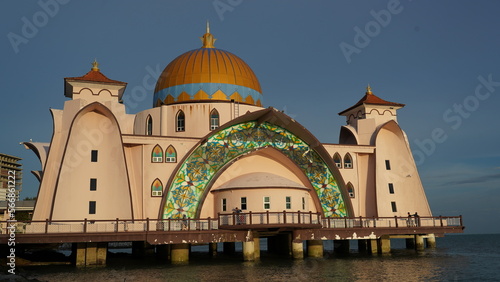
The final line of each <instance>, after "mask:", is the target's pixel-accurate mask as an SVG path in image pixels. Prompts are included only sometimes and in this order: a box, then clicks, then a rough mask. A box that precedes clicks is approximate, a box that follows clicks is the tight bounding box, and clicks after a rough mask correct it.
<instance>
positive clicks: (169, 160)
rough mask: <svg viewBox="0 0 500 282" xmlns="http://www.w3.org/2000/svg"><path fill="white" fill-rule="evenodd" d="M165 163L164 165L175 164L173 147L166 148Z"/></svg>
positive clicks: (175, 157)
mask: <svg viewBox="0 0 500 282" xmlns="http://www.w3.org/2000/svg"><path fill="white" fill-rule="evenodd" d="M165 162H166V163H175V162H177V152H176V151H175V148H174V146H172V145H170V146H168V148H167V150H166V151H165Z"/></svg>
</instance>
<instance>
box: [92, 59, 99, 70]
mask: <svg viewBox="0 0 500 282" xmlns="http://www.w3.org/2000/svg"><path fill="white" fill-rule="evenodd" d="M92 70H93V71H99V63H98V62H97V60H96V59H94V62H93V63H92Z"/></svg>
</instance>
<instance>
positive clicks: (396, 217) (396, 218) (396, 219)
mask: <svg viewBox="0 0 500 282" xmlns="http://www.w3.org/2000/svg"><path fill="white" fill-rule="evenodd" d="M394 220H395V221H396V228H398V216H397V215H395V216H394Z"/></svg>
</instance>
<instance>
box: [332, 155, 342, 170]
mask: <svg viewBox="0 0 500 282" xmlns="http://www.w3.org/2000/svg"><path fill="white" fill-rule="evenodd" d="M333 162H334V163H335V165H336V166H337V167H338V168H342V158H341V157H340V154H339V153H335V155H333Z"/></svg>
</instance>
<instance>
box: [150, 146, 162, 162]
mask: <svg viewBox="0 0 500 282" xmlns="http://www.w3.org/2000/svg"><path fill="white" fill-rule="evenodd" d="M151 162H152V163H162V162H163V149H162V148H161V146H160V145H156V146H154V148H153V151H152V152H151Z"/></svg>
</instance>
